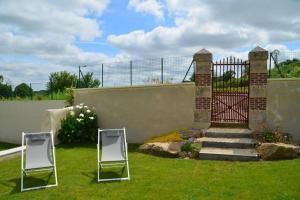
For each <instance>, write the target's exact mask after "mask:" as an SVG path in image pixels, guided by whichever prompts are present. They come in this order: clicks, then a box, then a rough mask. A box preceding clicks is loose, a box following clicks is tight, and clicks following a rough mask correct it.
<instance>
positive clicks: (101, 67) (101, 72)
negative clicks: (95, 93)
mask: <svg viewBox="0 0 300 200" xmlns="http://www.w3.org/2000/svg"><path fill="white" fill-rule="evenodd" d="M103 74H104V72H103V63H102V65H101V86H102V87H103Z"/></svg>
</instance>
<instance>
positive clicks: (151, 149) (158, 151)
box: [139, 142, 183, 157]
mask: <svg viewBox="0 0 300 200" xmlns="http://www.w3.org/2000/svg"><path fill="white" fill-rule="evenodd" d="M182 145H183V142H154V143H145V144H143V145H141V146H140V147H139V151H141V152H143V153H149V154H153V155H156V156H163V157H178V154H179V153H180V151H181V146H182Z"/></svg>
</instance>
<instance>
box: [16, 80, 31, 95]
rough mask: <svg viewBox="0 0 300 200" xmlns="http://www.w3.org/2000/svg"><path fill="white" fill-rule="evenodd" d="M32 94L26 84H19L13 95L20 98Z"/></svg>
mask: <svg viewBox="0 0 300 200" xmlns="http://www.w3.org/2000/svg"><path fill="white" fill-rule="evenodd" d="M32 93H33V91H32V89H31V87H30V86H29V85H27V84H26V83H21V84H20V85H18V86H17V87H16V88H15V95H16V96H19V97H21V98H24V97H29V96H31V95H32Z"/></svg>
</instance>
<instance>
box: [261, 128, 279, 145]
mask: <svg viewBox="0 0 300 200" xmlns="http://www.w3.org/2000/svg"><path fill="white" fill-rule="evenodd" d="M262 140H263V142H271V143H275V142H278V141H279V139H278V138H277V136H276V135H275V133H274V132H272V131H270V130H266V131H264V132H263V133H262Z"/></svg>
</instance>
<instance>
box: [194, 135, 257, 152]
mask: <svg viewBox="0 0 300 200" xmlns="http://www.w3.org/2000/svg"><path fill="white" fill-rule="evenodd" d="M197 142H200V143H202V147H215V148H241V149H250V148H254V147H255V144H256V141H255V140H254V139H251V138H211V137H203V138H198V139H197Z"/></svg>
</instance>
